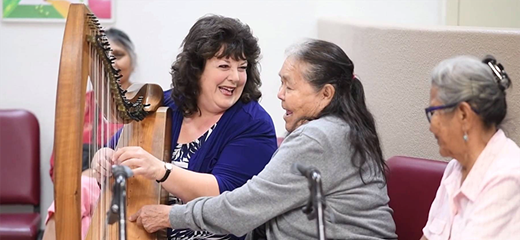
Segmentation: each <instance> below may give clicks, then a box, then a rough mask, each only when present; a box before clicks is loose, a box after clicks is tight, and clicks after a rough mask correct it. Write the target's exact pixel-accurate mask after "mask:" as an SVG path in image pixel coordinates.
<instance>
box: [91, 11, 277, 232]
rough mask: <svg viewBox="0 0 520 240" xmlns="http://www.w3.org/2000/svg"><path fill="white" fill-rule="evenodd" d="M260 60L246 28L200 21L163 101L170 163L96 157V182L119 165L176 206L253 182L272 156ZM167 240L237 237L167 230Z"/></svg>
mask: <svg viewBox="0 0 520 240" xmlns="http://www.w3.org/2000/svg"><path fill="white" fill-rule="evenodd" d="M259 56H260V48H259V46H258V42H257V39H256V38H255V37H254V36H253V35H252V33H251V30H250V29H249V27H248V26H247V25H246V24H243V23H242V22H240V21H239V20H237V19H232V18H227V17H223V16H215V15H210V16H205V17H202V18H200V19H199V20H198V21H197V22H196V23H195V24H194V25H193V26H192V28H191V29H190V31H189V33H188V35H187V36H186V38H185V39H184V41H183V44H182V52H181V53H180V54H179V55H178V56H177V59H176V61H175V62H174V63H173V65H172V68H171V74H172V86H173V88H172V89H171V90H168V91H166V92H165V93H164V99H165V101H164V105H165V106H168V107H170V108H171V109H172V110H173V121H172V139H171V144H172V148H171V149H172V150H173V151H172V158H171V161H169V162H167V163H164V162H163V161H161V160H159V159H157V158H156V157H154V156H153V155H152V154H150V153H149V152H147V151H145V150H143V149H142V148H140V147H123V148H119V149H117V150H115V151H114V150H112V149H103V151H98V152H97V153H96V155H95V157H94V160H93V166H94V167H93V168H94V169H95V170H96V172H98V173H99V175H98V179H99V178H100V177H101V176H105V175H109V174H110V173H109V170H110V165H112V164H122V165H126V166H129V167H131V168H132V169H133V173H134V175H142V176H145V177H146V178H148V179H150V180H156V181H158V182H160V183H161V185H162V187H163V188H164V189H165V190H167V191H168V192H169V193H170V200H169V204H182V203H186V202H188V201H190V200H192V199H195V198H197V197H202V196H216V195H219V194H220V193H222V192H224V191H231V190H233V189H235V188H237V187H240V186H242V185H243V184H244V183H245V182H246V181H247V180H249V179H250V178H252V177H253V176H254V175H256V174H258V173H259V172H260V171H261V170H262V169H263V168H264V166H265V165H266V164H267V163H268V162H269V159H270V158H271V155H272V154H273V153H274V151H275V150H276V135H275V131H274V126H273V123H272V119H271V117H270V116H269V115H268V114H267V112H266V111H265V110H264V109H263V108H262V107H261V106H260V104H259V103H258V100H259V98H260V97H261V93H260V90H259V87H260V85H261V81H260V74H259V69H258V64H259V63H258V60H259ZM128 214H133V213H128ZM129 237H130V238H131V236H129ZM168 237H169V239H239V237H240V236H232V235H215V234H212V233H210V232H206V231H192V230H189V229H174V230H172V229H169V230H168Z"/></svg>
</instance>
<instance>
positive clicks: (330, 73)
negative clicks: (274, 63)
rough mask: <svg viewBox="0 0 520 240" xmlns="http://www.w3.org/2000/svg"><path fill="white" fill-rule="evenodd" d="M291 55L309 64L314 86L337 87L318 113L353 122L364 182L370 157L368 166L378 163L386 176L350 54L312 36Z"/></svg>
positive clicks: (357, 159) (351, 133)
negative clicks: (330, 98) (364, 169)
mask: <svg viewBox="0 0 520 240" xmlns="http://www.w3.org/2000/svg"><path fill="white" fill-rule="evenodd" d="M288 55H289V56H288V57H295V60H297V61H301V62H302V63H306V64H308V68H307V69H306V71H305V72H304V73H303V76H304V79H305V80H307V81H308V82H309V83H310V84H311V85H312V86H313V87H314V88H315V89H317V90H320V89H322V88H323V87H324V86H325V85H326V84H331V85H332V86H333V87H334V89H335V93H334V96H333V98H332V100H331V102H330V103H329V105H328V106H326V107H325V108H324V109H323V110H322V111H321V113H320V114H319V115H318V117H323V116H326V115H334V116H337V117H340V118H341V119H343V120H344V121H345V122H346V123H347V124H348V125H349V126H350V131H349V133H348V136H347V138H348V140H349V141H350V145H351V148H352V150H353V154H352V162H353V164H354V166H356V167H358V168H359V175H360V177H361V180H362V181H363V182H364V180H363V165H364V164H365V163H367V161H374V162H373V163H370V162H369V163H368V168H369V170H372V166H373V165H374V164H375V165H376V166H377V169H378V170H379V171H380V172H381V173H382V174H383V178H384V177H385V171H386V169H387V166H386V163H385V160H384V159H383V153H382V151H381V146H380V143H379V137H378V135H377V132H376V126H375V122H374V118H373V117H372V114H371V113H370V111H369V110H368V109H367V106H366V104H365V93H364V90H363V84H361V82H360V81H359V79H358V78H357V77H354V75H353V73H354V64H353V63H352V61H351V60H350V59H349V57H348V56H347V54H345V52H344V51H343V50H342V49H341V48H340V47H339V46H337V45H336V44H334V43H330V42H327V41H322V40H314V39H311V40H307V41H305V42H304V43H302V44H298V45H296V47H295V48H294V49H293V50H292V52H291V51H289V53H288ZM374 173H376V171H374Z"/></svg>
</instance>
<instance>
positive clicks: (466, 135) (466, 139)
mask: <svg viewBox="0 0 520 240" xmlns="http://www.w3.org/2000/svg"><path fill="white" fill-rule="evenodd" d="M462 139H464V142H467V141H468V134H467V133H464V136H462Z"/></svg>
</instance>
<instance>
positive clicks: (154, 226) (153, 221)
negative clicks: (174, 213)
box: [129, 205, 172, 233]
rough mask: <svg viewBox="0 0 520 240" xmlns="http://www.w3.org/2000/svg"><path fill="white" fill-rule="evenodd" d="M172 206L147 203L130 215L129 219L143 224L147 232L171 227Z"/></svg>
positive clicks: (139, 224) (140, 224)
mask: <svg viewBox="0 0 520 240" xmlns="http://www.w3.org/2000/svg"><path fill="white" fill-rule="evenodd" d="M171 208H172V207H171V206H167V205H146V206H144V207H142V208H141V209H139V211H137V212H136V213H135V214H134V215H132V216H130V218H129V220H130V221H131V222H136V223H137V226H140V227H141V226H142V227H143V228H144V229H145V230H146V231H147V232H149V233H154V232H157V231H159V230H161V229H164V228H169V227H171V226H170V219H169V214H170V210H171Z"/></svg>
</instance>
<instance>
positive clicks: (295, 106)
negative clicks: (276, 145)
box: [278, 57, 333, 132]
mask: <svg viewBox="0 0 520 240" xmlns="http://www.w3.org/2000/svg"><path fill="white" fill-rule="evenodd" d="M307 68H308V66H307V65H306V64H304V63H301V62H300V61H298V60H295V59H294V58H291V57H289V58H287V59H286V60H285V62H284V64H283V66H282V69H281V70H280V73H279V75H280V78H281V81H282V83H281V86H280V90H279V91H278V98H279V99H280V100H281V101H282V108H283V109H284V110H285V115H284V116H283V119H284V120H285V129H286V130H287V131H288V132H292V131H294V130H295V129H296V128H298V126H300V125H301V124H302V123H304V122H305V121H306V120H309V119H313V118H315V117H317V116H318V114H319V113H320V112H321V111H322V110H323V108H325V107H326V106H327V105H328V104H329V102H330V97H327V94H330V93H327V94H325V93H324V89H325V88H323V89H322V90H316V89H315V88H314V87H313V86H312V85H311V84H310V83H309V82H308V81H307V80H305V78H304V75H303V73H305V71H306V70H307ZM328 87H332V86H330V85H329V86H328ZM332 92H333V91H332ZM324 94H325V95H324ZM332 94H333V93H332Z"/></svg>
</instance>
